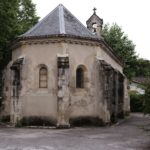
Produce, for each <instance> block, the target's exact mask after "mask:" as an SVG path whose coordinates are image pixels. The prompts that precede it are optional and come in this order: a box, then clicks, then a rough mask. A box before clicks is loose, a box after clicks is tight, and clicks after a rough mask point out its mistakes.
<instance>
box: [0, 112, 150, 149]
mask: <svg viewBox="0 0 150 150" xmlns="http://www.w3.org/2000/svg"><path fill="white" fill-rule="evenodd" d="M148 124H149V125H148ZM0 150H150V117H143V115H140V114H132V115H131V117H130V118H129V119H127V120H126V121H125V122H123V123H121V124H119V125H113V126H111V127H99V128H95V127H94V128H73V129H67V130H58V129H14V128H0Z"/></svg>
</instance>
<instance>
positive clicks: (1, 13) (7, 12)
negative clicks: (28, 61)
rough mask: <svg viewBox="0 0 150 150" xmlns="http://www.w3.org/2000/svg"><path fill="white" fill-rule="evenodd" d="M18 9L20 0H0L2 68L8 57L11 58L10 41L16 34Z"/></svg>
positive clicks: (0, 66)
mask: <svg viewBox="0 0 150 150" xmlns="http://www.w3.org/2000/svg"><path fill="white" fill-rule="evenodd" d="M12 6H13V7H12ZM17 9H18V0H3V1H2V0H1V1H0V70H2V69H3V67H4V65H5V64H6V62H7V59H10V53H9V43H10V41H11V40H12V39H13V38H14V37H15V36H16V29H17V27H18V25H17V22H16V18H17ZM6 56H7V58H6Z"/></svg>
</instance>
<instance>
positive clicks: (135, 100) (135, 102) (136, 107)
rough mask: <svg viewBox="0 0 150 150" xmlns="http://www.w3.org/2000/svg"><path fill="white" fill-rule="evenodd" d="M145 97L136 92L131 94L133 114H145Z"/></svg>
mask: <svg viewBox="0 0 150 150" xmlns="http://www.w3.org/2000/svg"><path fill="white" fill-rule="evenodd" d="M143 102H144V100H143V95H140V94H138V93H137V92H135V91H132V92H130V108H131V112H143Z"/></svg>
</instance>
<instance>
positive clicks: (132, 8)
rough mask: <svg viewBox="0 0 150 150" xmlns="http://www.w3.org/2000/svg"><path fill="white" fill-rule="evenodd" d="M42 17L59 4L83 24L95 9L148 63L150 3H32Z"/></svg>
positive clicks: (144, 0) (50, 0)
mask: <svg viewBox="0 0 150 150" xmlns="http://www.w3.org/2000/svg"><path fill="white" fill-rule="evenodd" d="M33 3H35V4H36V9H37V14H38V15H39V16H40V17H41V18H43V17H45V16H46V15H47V14H48V13H49V12H51V11H52V10H53V9H54V8H55V7H56V6H57V5H59V4H63V5H64V6H65V7H66V8H67V9H69V11H70V12H72V14H73V15H74V16H76V17H77V18H78V19H79V20H80V21H81V22H82V23H83V24H84V25H86V23H85V22H86V20H87V19H88V18H89V17H90V16H91V15H92V14H93V8H94V7H96V8H97V15H98V16H99V17H100V18H102V19H103V20H104V23H110V24H111V23H113V22H116V23H117V24H118V25H119V26H121V27H122V29H123V31H124V32H125V33H126V34H127V35H128V37H129V39H131V40H132V41H133V43H134V44H135V45H136V52H137V54H139V56H140V57H142V58H146V59H149V60H150V46H149V44H150V0H33Z"/></svg>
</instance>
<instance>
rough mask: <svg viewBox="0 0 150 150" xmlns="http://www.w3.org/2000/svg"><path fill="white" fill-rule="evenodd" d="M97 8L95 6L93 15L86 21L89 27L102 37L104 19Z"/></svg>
mask: <svg viewBox="0 0 150 150" xmlns="http://www.w3.org/2000/svg"><path fill="white" fill-rule="evenodd" d="M96 10H97V9H96V8H95V7H94V8H93V15H92V16H91V17H90V18H89V19H88V20H87V21H86V24H87V28H88V29H89V30H90V31H92V33H93V34H94V35H97V36H98V37H99V38H100V37H101V31H102V27H103V19H101V18H100V17H99V16H97V14H96Z"/></svg>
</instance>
